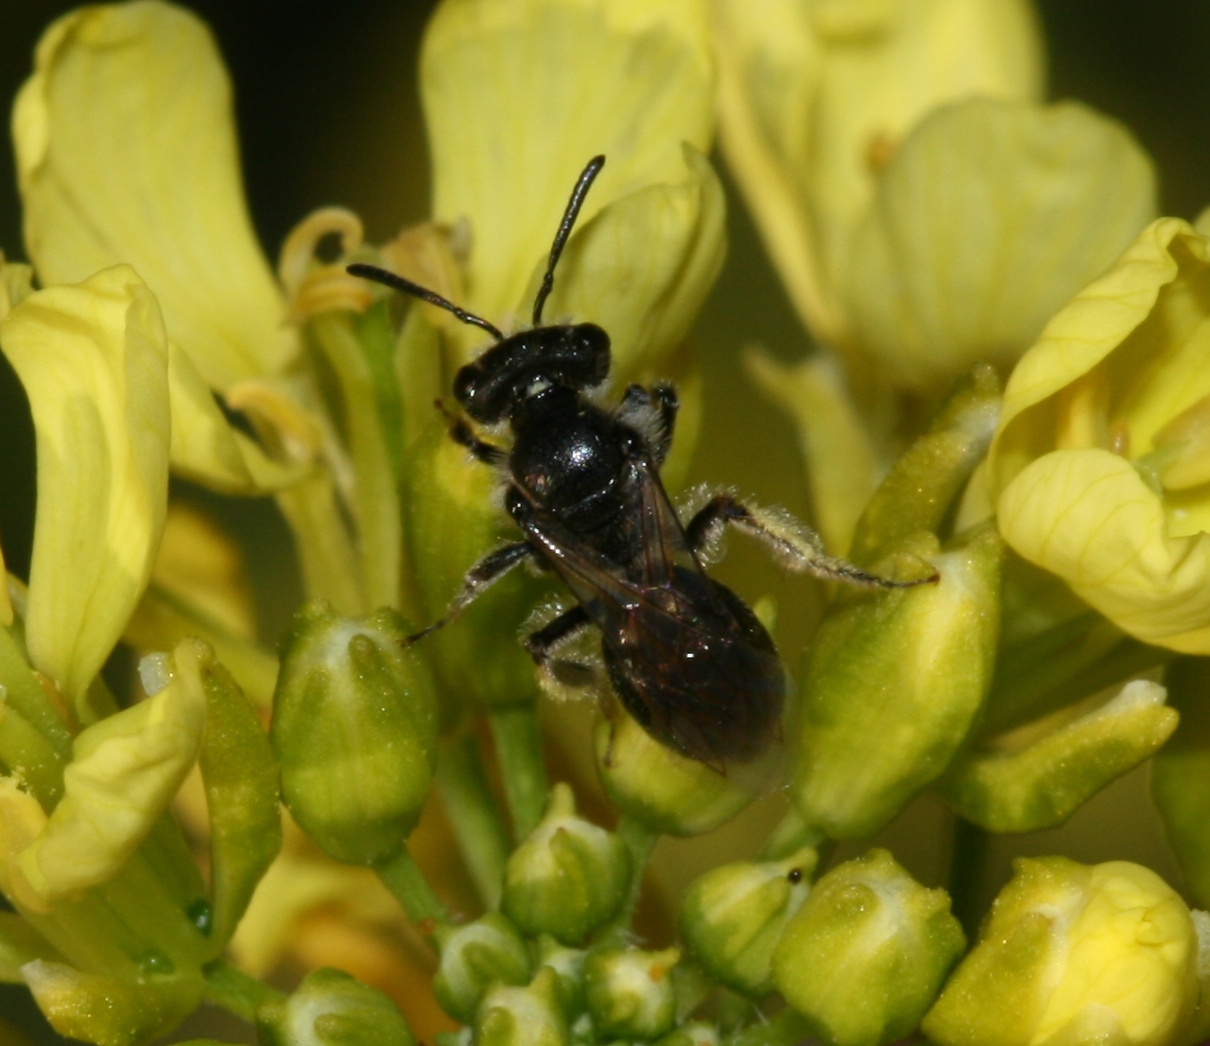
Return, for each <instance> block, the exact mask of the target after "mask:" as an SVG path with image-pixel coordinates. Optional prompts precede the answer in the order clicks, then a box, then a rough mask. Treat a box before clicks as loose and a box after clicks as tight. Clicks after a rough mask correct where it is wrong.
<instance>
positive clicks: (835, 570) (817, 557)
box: [685, 494, 937, 588]
mask: <svg viewBox="0 0 1210 1046" xmlns="http://www.w3.org/2000/svg"><path fill="white" fill-rule="evenodd" d="M728 523H730V524H731V525H732V526H735V527H738V528H739V529H741V530H745V531H747V532H748V533H749V534H751V535H752V536H753V537H756V538H759V539H760V540H761V541H763V542H764V543H765V544H766V545H768V546H769V547H770V548H771V549H772V550H773V553H774V555H775V556H776V557H777V558H778V559H779V560H780V561H781V562H782V563H784V564H785V565H786V566H787V567H788V568H789V569H791V570H800V571H803V572H805V573H808V574H813V575H814V576H815V577H818V578H822V579H824V580H825V581H845V582H848V583H849V584H852V585H867V586H870V587H874V588H911V587H913V586H914V585H921V584H927V583H928V582H931V581H936V580H937V575H936V573H933V574H931V575H929V576H927V577H921V578H914V579H912V580H911V581H893V580H891V579H890V578H885V577H879V576H878V575H877V574H871V573H869V572H868V571H866V570H862V569H861V567H858V566H855V565H854V564H852V563H850V562H849V561H848V560H845V559H840V558H838V557H836V556H830V555H828V553H827V552H826V551H825V549H824V547H823V542H822V541H821V540H820V537H819V535H818V534H816V533H815V531H813V530H811V529H810V528H809V527H806V526H803V524H801V523H799V522H798V520H796V519H794V518H793V517H792V516H791V515H789V513H786V512H782V511H780V510H777V509H762V508H756V507H754V506H749V505H745V504H743V503H742V502H740V501H738V500H737V499H736V498H735V497H734V496H733V495H731V494H716V495H715V496H714V497H713V498H711V499H710V500H709V501H708V502H707V503H706V504H705V506H704V507H703V508H701V509H700V510H699V511H698V512H697V514H696V515H695V516H694V517H693V519H691V520H690V521H689V525H688V526H687V527H686V528H685V537H686V538H687V539H688V541H689V547H690V548H692V549H693V550H694V551H695V552H697V551H698V550H699V549H701V548H704V547H706V546H708V545H709V544H711V542H712V541H713V540H714V538H715V536H716V535H717V533H718V529H719V528H720V527H722V526H724V525H726V524H728Z"/></svg>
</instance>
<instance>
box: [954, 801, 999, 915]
mask: <svg viewBox="0 0 1210 1046" xmlns="http://www.w3.org/2000/svg"><path fill="white" fill-rule="evenodd" d="M990 842H991V839H990V837H989V836H988V834H987V832H985V831H984V830H983V829H982V828H980V827H979V826H978V825H977V824H972V823H971V822H970V821H966V820H963V819H962V818H961V817H955V818H954V835H953V842H952V844H951V846H952V849H951V851H950V869H949V882H948V884H947V886H948V888H949V895H950V902H951V910H952V911H953V913H954V916H955V918H957V920H958V921H959V922H960V923H961V924H962V928H963V929H964V930H965V931H966V933H967V936H968V937H974V935H975V933H976V931H977V930H978V928H979V922H980V920H981V918H982V912H981V911H980V910H979V900H980V887H981V886H982V885H983V871H984V868H985V867H986V866H987V856H988V849H989V843H990Z"/></svg>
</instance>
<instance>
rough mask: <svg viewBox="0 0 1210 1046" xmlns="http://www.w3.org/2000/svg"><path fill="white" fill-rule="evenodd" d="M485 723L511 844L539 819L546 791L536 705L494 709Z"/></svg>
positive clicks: (544, 764)
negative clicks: (508, 820) (510, 828)
mask: <svg viewBox="0 0 1210 1046" xmlns="http://www.w3.org/2000/svg"><path fill="white" fill-rule="evenodd" d="M488 722H489V723H490V724H491V729H492V737H493V739H494V740H495V742H496V756H497V758H498V759H499V760H500V773H501V776H502V777H503V778H504V796H505V799H506V800H507V801H508V810H509V813H510V814H511V815H512V821H513V841H514V842H520V841H521V840H522V839H524V838H526V837H527V836H528V835H529V833H530V832H532V831H533V830H534V828H535V827H536V826H537V824H538V822H539V821H540V820H541V819H542V810H543V807H544V806H545V804H546V793H547V791H548V790H549V788H550V781H549V780H548V778H547V774H546V761H545V760H544V759H543V757H542V734H541V731H540V730H539V728H538V709H537V705H536V704H534V703H532V702H531V703H529V704H524V705H513V706H511V707H508V708H497V709H494V710H493V711H492V712H491V713H489V715H488Z"/></svg>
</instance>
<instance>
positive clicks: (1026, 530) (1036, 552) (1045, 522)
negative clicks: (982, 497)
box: [999, 448, 1210, 654]
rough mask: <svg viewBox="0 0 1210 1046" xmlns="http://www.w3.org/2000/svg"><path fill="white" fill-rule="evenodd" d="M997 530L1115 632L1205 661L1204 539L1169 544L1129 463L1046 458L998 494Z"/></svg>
mask: <svg viewBox="0 0 1210 1046" xmlns="http://www.w3.org/2000/svg"><path fill="white" fill-rule="evenodd" d="M999 526H1000V532H1001V534H1003V535H1004V539H1005V541H1007V542H1008V543H1009V545H1011V546H1012V548H1013V549H1015V550H1016V551H1017V552H1018V553H1019V554H1020V555H1021V556H1023V557H1024V558H1026V559H1028V560H1029V561H1030V562H1032V563H1036V564H1037V565H1038V566H1040V567H1043V568H1044V569H1046V570H1049V571H1050V572H1051V573H1054V574H1057V575H1058V576H1059V577H1061V578H1063V580H1064V581H1066V582H1067V583H1068V584H1069V585H1070V586H1071V587H1072V589H1073V591H1074V592H1075V593H1076V595H1078V596H1080V597H1081V598H1082V599H1084V600H1085V601H1087V602H1088V603H1089V604H1090V605H1091V606H1093V607H1094V608H1095V609H1097V610H1099V611H1100V612H1101V613H1102V614H1104V615H1105V616H1106V617H1107V618H1109V619H1110V620H1111V621H1113V622H1114V624H1116V625H1118V626H1119V627H1120V628H1122V629H1123V630H1124V631H1126V632H1129V633H1130V634H1131V635H1133V636H1136V637H1137V638H1139V639H1142V640H1143V641H1144V642H1148V643H1155V644H1157V645H1159V646H1165V647H1168V648H1169V649H1171V650H1179V651H1181V652H1182V653H1187V654H1207V653H1210V534H1205V533H1202V534H1197V535H1193V536H1189V537H1170V536H1169V532H1168V522H1167V519H1166V516H1165V512H1164V506H1163V503H1162V502H1161V501H1160V498H1159V496H1158V495H1157V494H1156V493H1155V492H1154V491H1153V490H1152V489H1151V488H1150V487H1148V486H1147V484H1146V483H1144V482H1143V480H1142V478H1141V477H1140V476H1139V474H1138V472H1137V471H1136V470H1135V469H1134V467H1133V466H1132V465H1131V464H1130V462H1128V461H1125V460H1123V459H1122V458H1120V457H1118V456H1116V455H1114V454H1111V453H1109V452H1108V451H1104V450H1098V449H1095V448H1088V449H1076V450H1058V451H1054V452H1052V453H1050V454H1046V455H1044V456H1043V457H1041V458H1039V459H1038V460H1037V461H1035V462H1033V463H1032V464H1030V465H1029V466H1028V467H1027V468H1026V469H1025V470H1024V471H1023V472H1021V473H1020V474H1019V475H1018V476H1017V477H1016V478H1015V479H1014V480H1013V481H1012V482H1011V483H1010V484H1009V485H1008V487H1007V488H1006V489H1005V490H1004V492H1003V494H1001V496H1000V500H999Z"/></svg>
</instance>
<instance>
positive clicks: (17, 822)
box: [0, 774, 46, 898]
mask: <svg viewBox="0 0 1210 1046" xmlns="http://www.w3.org/2000/svg"><path fill="white" fill-rule="evenodd" d="M45 827H46V814H45V812H43V810H42V807H41V805H40V804H39V803H38V800H37V799H35V798H34V797H33V796H32V795H30V794H29V792H25V791H22V790H21V789H20V788H19V787H18V786H17V781H16V779H15V778H12V777H10V776H8V775H7V774H6V775H2V776H0V893H3V894H5V895H6V896H7V897H10V898H11V897H14V896H15V895H16V891H17V880H18V879H19V878H20V876H19V875H15V874H14V873H15V872H16V867H15V862H16V859H17V855H18V854H20V853H21V852H22V851H23V850H25V849H26V848H28V847H29V846H31V845H32V844H33V843H34V840H36V839H37V838H38V836H39V835H41V833H42V830H43V829H44V828H45Z"/></svg>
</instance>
